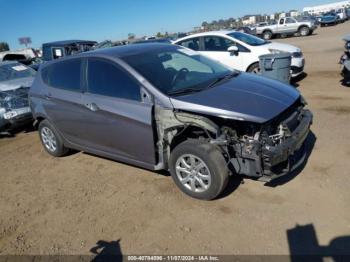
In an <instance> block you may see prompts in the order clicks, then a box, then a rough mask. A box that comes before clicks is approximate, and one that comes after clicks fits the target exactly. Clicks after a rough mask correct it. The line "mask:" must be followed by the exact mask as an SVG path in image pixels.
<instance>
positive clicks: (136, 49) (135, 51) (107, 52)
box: [74, 43, 180, 58]
mask: <svg viewBox="0 0 350 262" xmlns="http://www.w3.org/2000/svg"><path fill="white" fill-rule="evenodd" d="M179 48H180V47H179V46H177V45H172V44H164V43H141V44H137V45H123V46H115V47H109V48H103V49H96V50H93V51H88V52H83V53H80V54H77V55H74V57H77V56H79V57H89V56H99V55H101V56H110V57H116V58H122V57H125V56H130V55H139V54H144V53H148V52H152V51H156V50H158V51H162V50H164V51H170V50H176V49H179Z"/></svg>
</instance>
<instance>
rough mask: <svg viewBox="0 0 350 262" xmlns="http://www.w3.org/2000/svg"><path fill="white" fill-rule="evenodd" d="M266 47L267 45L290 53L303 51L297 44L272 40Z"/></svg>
mask: <svg viewBox="0 0 350 262" xmlns="http://www.w3.org/2000/svg"><path fill="white" fill-rule="evenodd" d="M265 47H267V48H268V49H275V50H280V51H283V52H288V53H295V52H301V49H300V48H298V47H296V46H293V45H289V44H283V43H276V42H271V43H269V44H267V45H265Z"/></svg>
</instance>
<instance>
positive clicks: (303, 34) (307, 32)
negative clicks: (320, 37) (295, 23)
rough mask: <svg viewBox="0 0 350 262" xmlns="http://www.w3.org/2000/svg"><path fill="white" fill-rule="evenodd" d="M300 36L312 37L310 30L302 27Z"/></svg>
mask: <svg viewBox="0 0 350 262" xmlns="http://www.w3.org/2000/svg"><path fill="white" fill-rule="evenodd" d="M299 34H300V35H301V36H308V35H310V28H308V27H307V26H302V27H300V28H299Z"/></svg>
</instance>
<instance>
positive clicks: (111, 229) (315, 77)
mask: <svg viewBox="0 0 350 262" xmlns="http://www.w3.org/2000/svg"><path fill="white" fill-rule="evenodd" d="M349 28H350V22H347V23H344V24H341V25H338V26H336V27H329V28H319V29H318V30H317V31H316V32H315V34H314V35H313V36H310V37H304V38H298V37H294V38H285V39H280V40H277V41H282V42H286V43H291V44H294V45H297V46H299V47H301V48H302V50H303V52H304V54H305V57H306V63H307V65H306V72H307V76H306V77H305V78H304V79H302V80H300V81H299V82H298V83H297V84H298V85H299V87H298V88H299V89H300V90H301V92H302V93H303V94H304V96H305V98H306V99H307V100H308V102H309V107H310V108H311V110H312V111H313V113H314V116H315V119H314V125H313V127H312V131H313V135H311V136H310V137H309V140H308V147H309V149H310V150H312V153H311V155H310V157H309V159H308V162H307V164H306V166H305V168H304V169H303V170H302V172H299V174H298V173H295V174H293V175H291V176H289V177H287V178H285V179H283V180H281V181H277V183H275V184H272V185H265V184H263V183H261V182H256V181H252V180H248V179H245V180H244V181H240V179H238V178H233V179H231V183H230V186H229V189H228V190H227V192H225V194H224V195H223V196H222V197H221V198H220V199H218V200H216V201H212V202H202V201H197V200H194V199H191V198H189V197H186V196H185V195H183V194H182V193H181V192H180V191H179V190H178V189H177V188H176V187H175V184H174V183H173V181H172V180H171V178H170V177H168V176H165V175H164V174H157V173H152V172H150V171H147V170H143V169H139V168H136V167H133V166H129V165H125V164H121V163H117V162H114V161H110V160H107V159H103V158H99V157H96V156H92V155H89V154H85V153H75V154H72V155H70V156H68V157H64V158H58V159H57V158H53V157H50V156H49V155H48V154H47V153H45V152H44V149H43V148H42V146H41V144H40V142H39V138H38V134H37V132H35V131H32V132H27V133H26V132H22V133H19V134H18V135H17V136H16V137H14V138H1V139H0V159H1V164H0V181H1V182H0V254H2V255H4V254H36V255H37V254H92V252H93V250H91V249H92V248H94V247H95V246H96V244H97V243H98V244H99V245H100V246H101V248H103V247H105V250H111V251H112V252H115V253H118V252H121V253H123V254H290V253H292V254H297V253H319V252H326V253H327V252H329V253H333V252H337V253H341V252H343V253H344V252H348V253H349V254H350V204H349V203H350V190H349V188H350V142H349V141H350V117H349V116H350V103H349V101H350V89H349V88H346V87H343V86H341V84H340V82H339V81H340V79H341V77H340V75H339V73H340V67H339V65H338V64H337V63H338V59H339V57H340V55H341V54H342V52H343V48H344V43H343V41H342V40H341V37H342V36H343V35H345V34H349V33H350V31H349ZM241 182H242V183H241ZM243 182H244V183H243Z"/></svg>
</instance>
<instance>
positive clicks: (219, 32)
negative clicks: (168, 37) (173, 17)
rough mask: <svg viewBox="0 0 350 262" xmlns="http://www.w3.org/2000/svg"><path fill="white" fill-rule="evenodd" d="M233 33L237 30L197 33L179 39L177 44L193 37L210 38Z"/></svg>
mask: <svg viewBox="0 0 350 262" xmlns="http://www.w3.org/2000/svg"><path fill="white" fill-rule="evenodd" d="M232 32H235V30H218V31H208V32H203V33H197V34H192V35H189V36H185V37H183V38H179V39H177V40H176V41H175V42H178V41H180V40H185V39H190V38H193V37H201V36H208V35H221V36H222V35H228V34H230V33H232Z"/></svg>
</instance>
